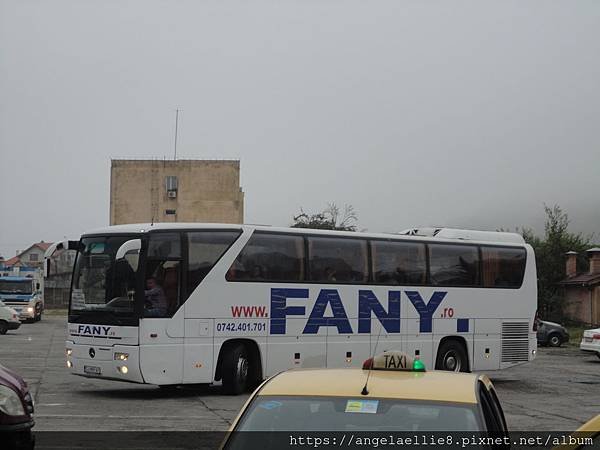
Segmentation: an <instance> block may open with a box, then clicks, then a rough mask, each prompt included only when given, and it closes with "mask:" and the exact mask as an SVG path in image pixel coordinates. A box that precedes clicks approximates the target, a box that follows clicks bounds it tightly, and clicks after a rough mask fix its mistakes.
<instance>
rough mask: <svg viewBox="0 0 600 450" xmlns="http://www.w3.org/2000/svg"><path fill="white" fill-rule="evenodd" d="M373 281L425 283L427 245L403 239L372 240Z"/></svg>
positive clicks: (406, 283) (410, 283)
mask: <svg viewBox="0 0 600 450" xmlns="http://www.w3.org/2000/svg"><path fill="white" fill-rule="evenodd" d="M371 257H372V260H373V281H374V282H375V283H377V284H393V285H422V284H425V281H426V274H427V263H426V259H425V245H424V244H418V243H413V242H401V241H388V242H386V241H372V242H371Z"/></svg>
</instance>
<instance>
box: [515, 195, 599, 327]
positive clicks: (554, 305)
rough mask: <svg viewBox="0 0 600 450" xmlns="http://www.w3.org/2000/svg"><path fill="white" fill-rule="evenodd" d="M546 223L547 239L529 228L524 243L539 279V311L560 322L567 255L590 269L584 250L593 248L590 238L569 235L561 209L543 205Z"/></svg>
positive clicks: (521, 230) (564, 213)
mask: <svg viewBox="0 0 600 450" xmlns="http://www.w3.org/2000/svg"><path fill="white" fill-rule="evenodd" d="M544 210H545V211H546V223H545V227H544V237H543V239H542V238H539V237H537V236H536V235H535V233H534V232H533V231H532V230H531V229H528V228H521V229H520V230H519V231H520V233H521V234H522V235H523V238H524V239H525V242H527V243H528V244H529V245H531V246H532V247H533V250H534V251H535V261H536V265H537V276H538V308H539V310H540V314H541V315H542V316H543V317H545V318H546V317H547V318H557V319H559V318H560V317H561V314H562V305H563V300H564V298H563V292H562V290H561V289H560V285H559V284H558V283H559V282H560V281H561V280H563V279H564V278H565V276H566V275H565V253H567V252H568V251H571V250H573V251H576V252H577V253H579V256H578V261H577V265H578V267H580V268H581V269H582V270H583V269H585V268H586V267H587V264H588V262H587V259H586V258H585V250H587V249H588V248H590V247H591V238H592V237H591V236H584V235H583V234H581V233H572V232H570V231H569V217H568V215H567V213H566V212H564V211H563V210H562V208H561V207H560V206H558V205H554V206H553V207H549V206H547V205H544Z"/></svg>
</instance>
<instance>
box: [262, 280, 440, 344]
mask: <svg viewBox="0 0 600 450" xmlns="http://www.w3.org/2000/svg"><path fill="white" fill-rule="evenodd" d="M405 293H406V296H407V297H408V299H409V300H410V302H411V304H412V305H413V306H414V307H415V310H416V311H417V313H418V314H419V318H420V321H419V322H420V327H419V328H420V332H421V333H431V332H432V317H433V314H434V313H435V311H436V309H437V308H438V306H440V303H442V300H444V298H445V297H446V294H447V292H443V291H436V292H434V293H433V294H432V295H431V298H430V299H429V301H428V302H427V304H426V303H425V301H424V300H423V298H422V297H421V294H420V293H419V292H417V291H406V292H405ZM308 294H309V291H308V289H284V288H273V289H271V317H270V334H286V321H287V316H304V315H305V314H306V308H305V307H304V306H288V305H287V300H288V299H302V300H307V299H308ZM400 300H401V291H388V302H387V311H386V309H385V308H384V306H383V305H382V304H381V302H380V301H379V299H378V298H377V296H376V295H375V294H374V293H373V291H371V290H360V291H359V292H358V333H365V334H368V333H371V320H372V316H373V315H374V316H375V317H376V318H377V320H379V322H380V323H381V325H382V326H383V328H384V329H385V331H386V332H387V333H399V332H400V318H401V315H400V305H401V302H400ZM327 306H331V311H332V316H328V317H325V311H326V310H327ZM321 327H335V328H337V331H338V333H339V334H352V333H353V330H352V326H351V325H350V321H349V319H348V315H347V314H346V310H345V308H344V304H343V303H342V299H341V298H340V295H339V292H338V291H337V289H321V291H320V292H319V295H318V297H317V299H316V301H315V304H314V306H313V308H312V310H311V312H310V315H309V318H308V320H307V322H306V325H305V326H304V330H303V331H302V333H303V334H317V333H318V332H319V330H320V328H321Z"/></svg>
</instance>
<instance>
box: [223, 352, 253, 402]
mask: <svg viewBox="0 0 600 450" xmlns="http://www.w3.org/2000/svg"><path fill="white" fill-rule="evenodd" d="M249 366H250V361H249V359H248V351H247V350H246V347H245V346H244V344H237V345H235V346H234V347H232V348H231V349H230V350H229V351H228V352H227V353H226V354H225V355H224V356H223V362H222V373H223V391H224V392H225V393H226V394H229V395H238V394H241V393H243V392H245V391H246V389H247V388H248V382H249V379H248V374H249V373H250V372H249Z"/></svg>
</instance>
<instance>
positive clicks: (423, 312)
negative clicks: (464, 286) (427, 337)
mask: <svg viewBox="0 0 600 450" xmlns="http://www.w3.org/2000/svg"><path fill="white" fill-rule="evenodd" d="M446 294H447V292H441V291H436V292H434V293H433V295H432V296H431V298H430V299H429V302H428V303H427V304H425V302H424V301H423V298H422V297H421V294H419V293H418V292H417V291H406V295H407V296H408V299H409V300H410V302H411V303H412V304H413V306H414V307H415V309H416V310H417V312H418V313H419V316H420V317H421V321H420V322H421V324H420V326H419V332H420V333H431V326H432V321H431V317H432V316H433V313H434V312H435V310H436V309H437V307H438V306H440V303H442V300H444V297H445V296H446Z"/></svg>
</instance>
